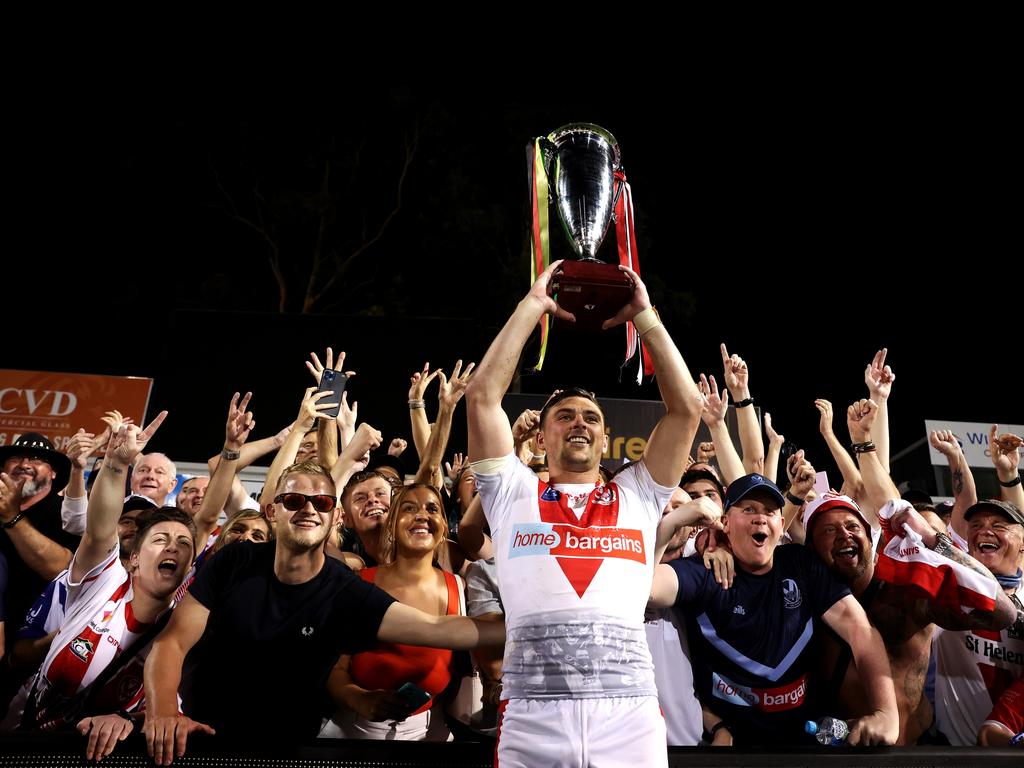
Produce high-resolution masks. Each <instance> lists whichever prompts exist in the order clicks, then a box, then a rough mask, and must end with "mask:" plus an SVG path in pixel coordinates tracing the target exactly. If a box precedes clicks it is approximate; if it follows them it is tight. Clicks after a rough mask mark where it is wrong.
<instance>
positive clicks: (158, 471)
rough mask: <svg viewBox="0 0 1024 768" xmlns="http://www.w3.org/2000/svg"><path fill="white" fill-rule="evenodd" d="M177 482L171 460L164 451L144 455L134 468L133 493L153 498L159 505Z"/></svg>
mask: <svg viewBox="0 0 1024 768" xmlns="http://www.w3.org/2000/svg"><path fill="white" fill-rule="evenodd" d="M176 482H178V478H177V477H175V475H174V471H173V467H172V466H171V462H170V460H169V459H168V458H167V457H166V456H164V455H163V454H162V453H151V454H148V455H146V456H143V457H142V459H141V460H140V461H139V462H138V463H137V464H136V465H135V468H134V469H133V470H132V493H137V494H139V495H140V496H145V497H147V498H149V499H152V500H153V503H155V504H156V505H157V506H158V507H159V506H161V505H162V504H163V503H164V499H165V498H167V494H168V493H170V492H171V489H172V488H174V484H175V483H176Z"/></svg>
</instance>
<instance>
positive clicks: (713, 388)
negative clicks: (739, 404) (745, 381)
mask: <svg viewBox="0 0 1024 768" xmlns="http://www.w3.org/2000/svg"><path fill="white" fill-rule="evenodd" d="M700 395H701V404H702V408H701V418H702V419H703V420H704V423H705V424H707V425H708V431H709V432H711V442H712V443H713V444H714V451H715V458H717V459H718V468H719V469H721V470H722V479H723V480H725V483H726V485H728V484H729V483H731V482H732V481H733V480H735V479H736V478H739V477H743V475H745V474H747V473H746V472H744V471H743V460H742V459H740V455H739V454H738V453H737V452H736V446H735V445H733V442H732V435H730V434H729V427H728V426H726V423H725V416H726V414H727V413H728V412H729V390H727V389H723V390H722V394H721V395H719V394H718V382H716V381H715V377H714V376H712V377H711V379H710V380H709V379H708V377H707V376H705V375H704V374H703V373H702V374H701V375H700ZM701 447H702V448H703V443H702V444H701ZM701 460H702V458H701V455H700V453H698V455H697V461H701Z"/></svg>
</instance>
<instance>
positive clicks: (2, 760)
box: [0, 718, 1024, 768]
mask: <svg viewBox="0 0 1024 768" xmlns="http://www.w3.org/2000/svg"><path fill="white" fill-rule="evenodd" d="M266 725H267V733H268V734H270V733H272V732H273V727H274V726H273V720H272V718H271V719H268V721H267V724H266ZM623 738H628V734H623ZM84 749H85V740H84V738H82V737H80V736H78V735H76V734H58V735H54V734H17V735H9V736H4V737H0V766H3V767H4V768H8V767H10V768H15V767H17V768H58V767H59V768H72V766H87V765H95V763H90V762H88V761H86V759H85V757H84ZM668 757H669V760H668V762H669V765H670V766H672V767H673V768H676V767H677V766H678V768H703V767H704V766H707V767H708V768H733V767H735V768H741V767H742V768H782V767H783V766H785V768H795V767H796V766H828V768H841V766H855V767H860V768H882V767H883V766H884V767H885V768H924V767H925V766H942V767H943V768H973V767H974V766H983V767H984V768H1001V767H1002V766H1014V768H1021V766H1024V750H1019V749H978V748H957V747H913V748H901V747H873V748H866V749H853V748H831V749H829V748H821V749H816V748H806V749H794V750H784V751H783V750H774V751H770V752H766V751H759V750H752V749H718V748H712V747H672V748H670V749H669V750H668ZM152 764H153V763H152V761H151V760H150V759H149V758H148V757H147V756H146V754H145V744H144V742H143V741H142V738H141V737H140V736H139V735H138V734H132V736H131V737H129V739H128V740H127V741H126V742H124V743H122V744H119V745H118V747H117V749H116V750H115V751H114V754H112V755H110V756H109V757H107V758H105V759H104V760H103V762H102V763H101V765H104V766H108V765H109V766H111V768H142V766H151V765H152ZM493 764H494V747H493V744H491V745H489V744H476V743H469V742H453V743H449V744H436V743H427V742H394V741H392V742H384V741H353V740H344V739H320V740H317V741H315V742H311V743H308V744H303V745H301V746H289V747H287V748H285V747H277V746H273V745H260V744H258V743H254V742H249V743H247V744H245V745H231V744H225V743H223V742H219V741H217V740H215V739H210V738H202V737H195V738H193V739H191V740H190V742H189V747H188V754H186V755H185V757H183V758H179V759H178V760H176V761H175V762H174V765H176V766H182V768H188V767H192V768H229V766H252V767H253V768H383V767H384V766H388V767H389V768H404V767H406V766H408V767H409V768H413V767H414V766H415V767H416V768H421V767H424V766H426V767H430V768H433V767H437V768H441V767H442V766H447V767H450V768H477V767H479V768H489V767H490V766H492V765H493ZM537 768H544V766H541V765H539V766H537ZM631 768H644V766H641V765H634V766H631Z"/></svg>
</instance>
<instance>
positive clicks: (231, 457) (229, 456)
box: [220, 448, 242, 461]
mask: <svg viewBox="0 0 1024 768" xmlns="http://www.w3.org/2000/svg"><path fill="white" fill-rule="evenodd" d="M220 455H221V457H222V458H223V459H225V460H226V461H236V460H237V459H238V457H239V456H241V455H242V454H241V453H240V452H239V451H232V450H230V449H229V448H225V449H224V450H222V451H221V452H220Z"/></svg>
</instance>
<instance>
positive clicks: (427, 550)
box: [395, 488, 445, 556]
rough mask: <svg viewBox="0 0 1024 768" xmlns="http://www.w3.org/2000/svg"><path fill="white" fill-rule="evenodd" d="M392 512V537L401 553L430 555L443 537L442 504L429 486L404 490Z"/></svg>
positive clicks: (406, 554) (405, 554)
mask: <svg viewBox="0 0 1024 768" xmlns="http://www.w3.org/2000/svg"><path fill="white" fill-rule="evenodd" d="M395 514H396V515H397V517H396V519H395V538H396V540H397V543H398V554H399V555H400V556H403V555H404V556H411V555H417V554H419V555H424V556H426V555H432V554H433V552H434V550H435V549H436V548H437V546H438V545H439V544H440V543H441V542H442V541H444V536H445V522H444V507H443V506H442V505H441V502H440V500H439V499H438V497H437V494H436V493H433V492H432V491H431V490H430V489H429V488H413V489H412V490H410V491H406V493H405V495H404V496H403V497H402V502H401V504H400V505H399V507H398V509H397V510H396V513H395Z"/></svg>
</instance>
